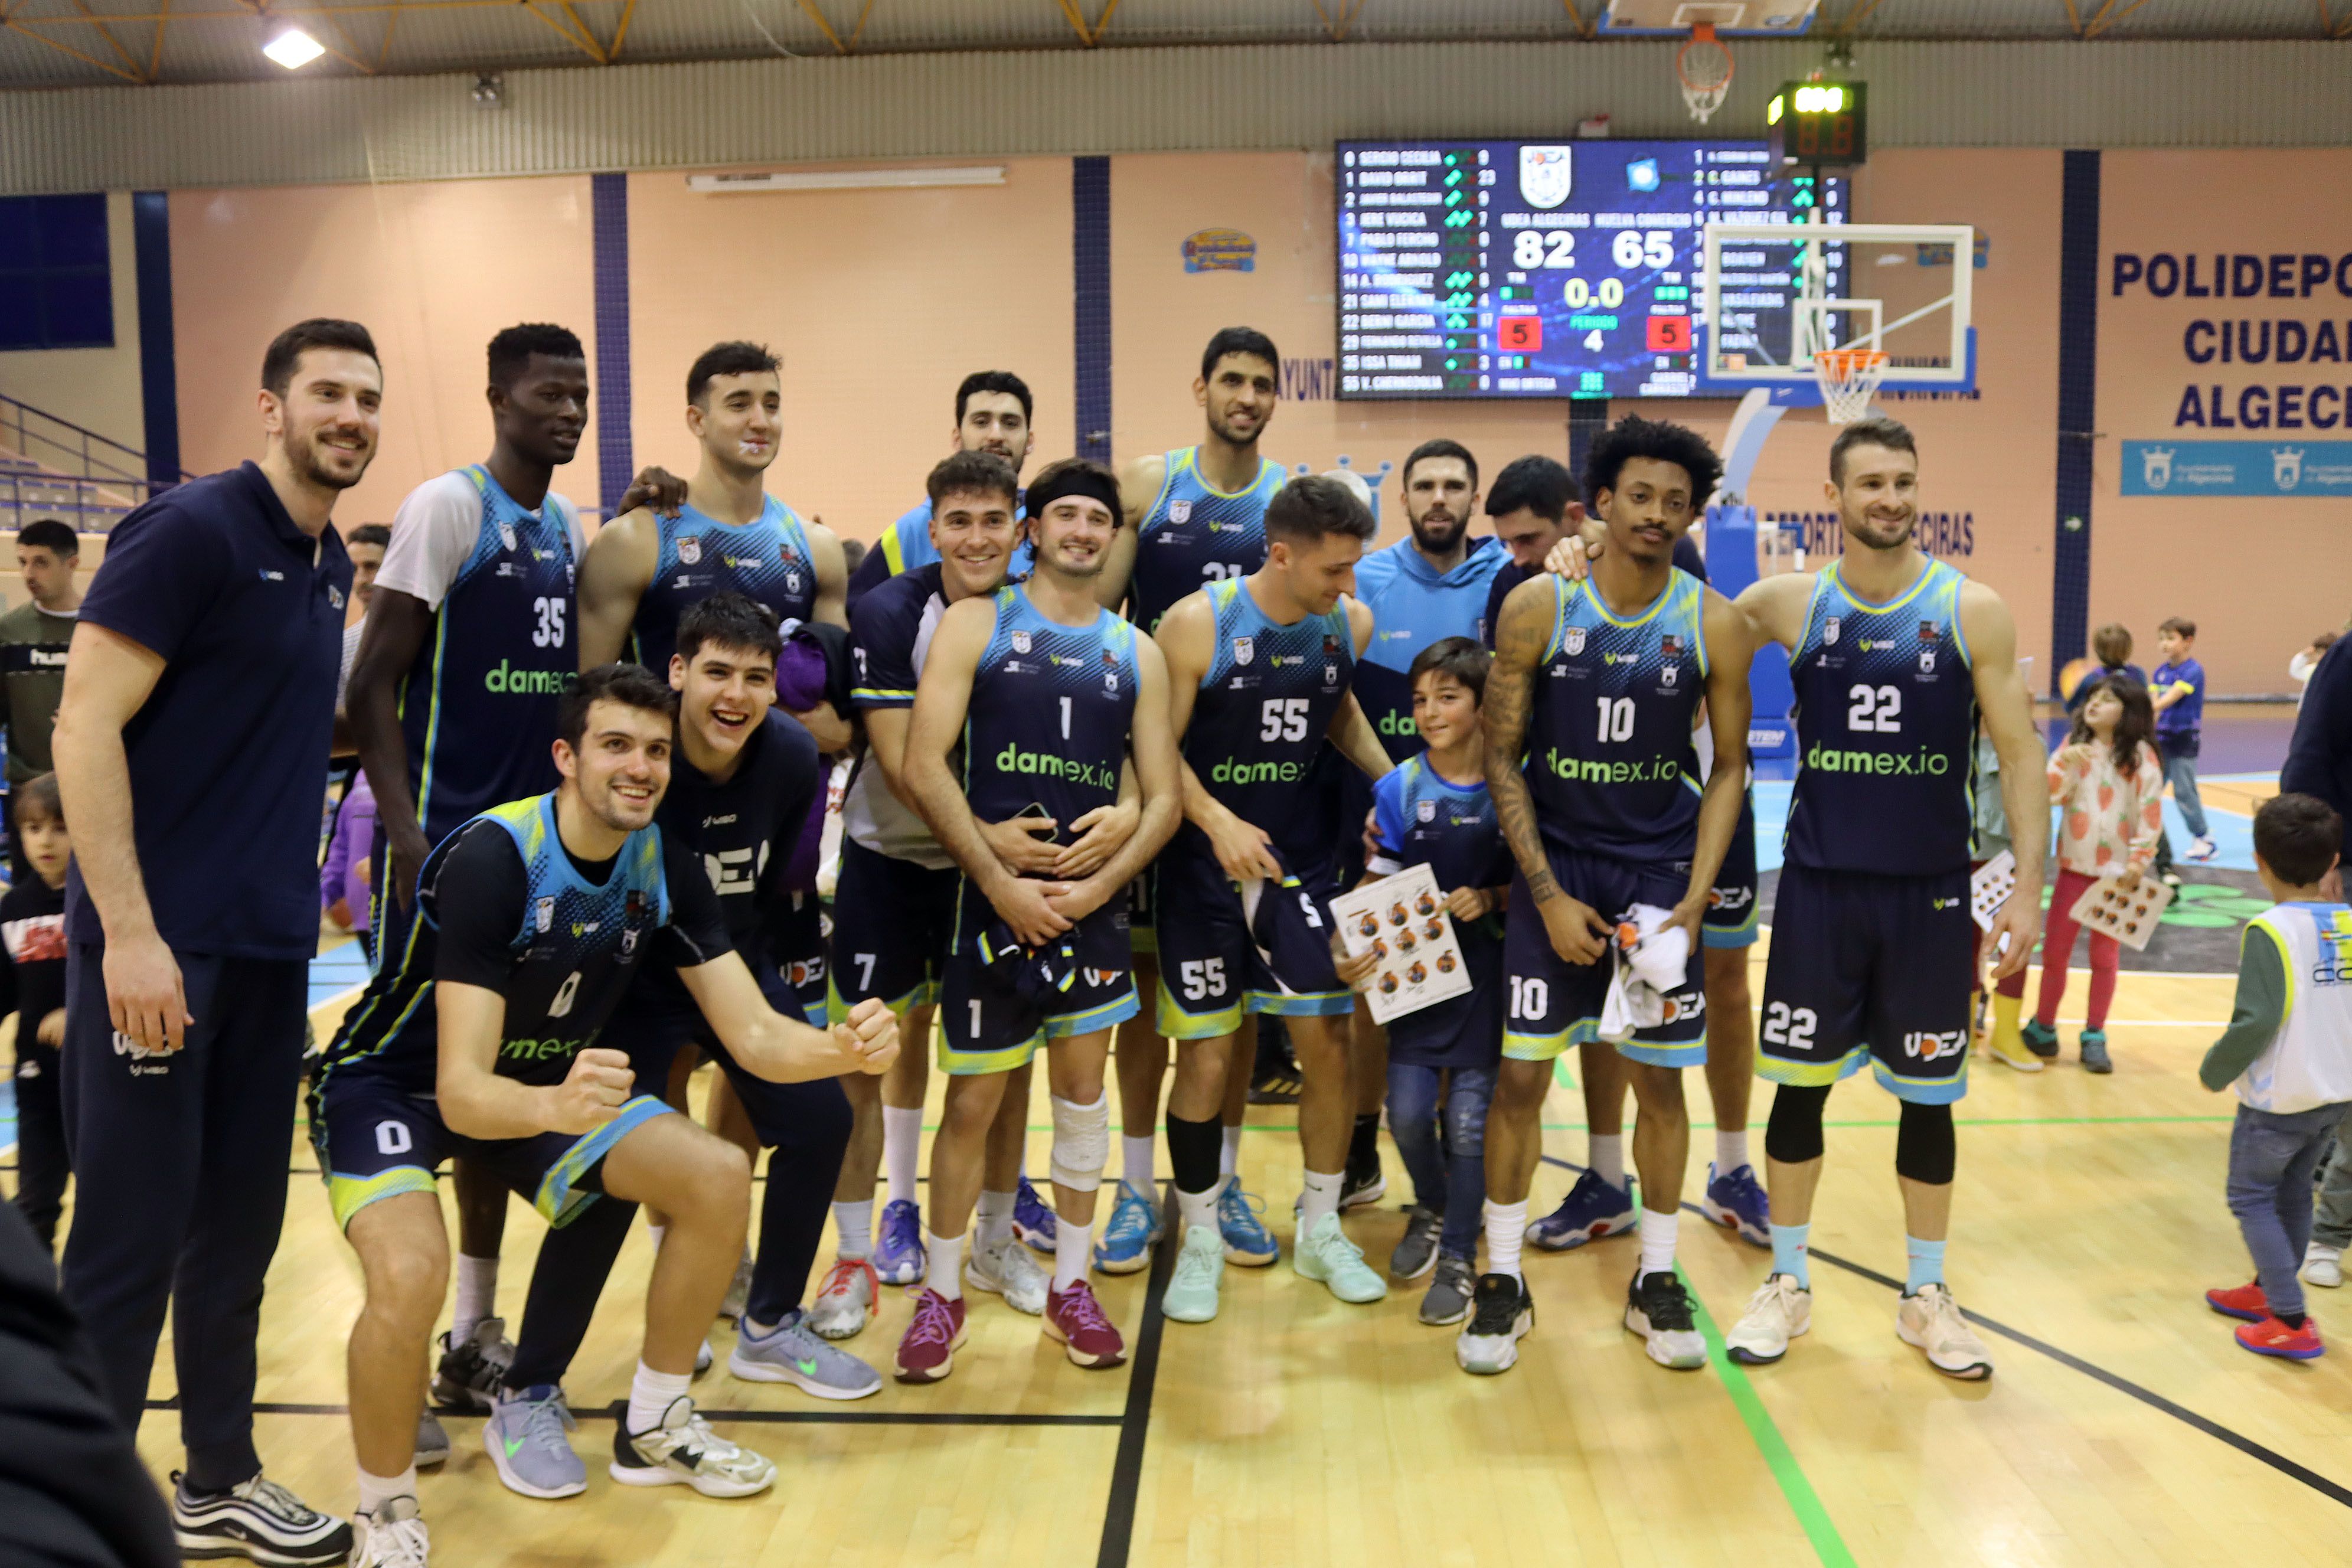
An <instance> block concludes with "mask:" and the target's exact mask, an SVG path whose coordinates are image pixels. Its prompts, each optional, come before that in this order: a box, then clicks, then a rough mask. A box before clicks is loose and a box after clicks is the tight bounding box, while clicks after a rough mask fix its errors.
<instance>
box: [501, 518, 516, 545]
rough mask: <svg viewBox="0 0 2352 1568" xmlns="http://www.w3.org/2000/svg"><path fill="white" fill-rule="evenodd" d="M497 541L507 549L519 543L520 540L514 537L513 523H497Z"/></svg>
mask: <svg viewBox="0 0 2352 1568" xmlns="http://www.w3.org/2000/svg"><path fill="white" fill-rule="evenodd" d="M499 543H500V544H503V545H505V546H506V547H507V548H508V549H509V550H512V549H514V548H516V547H517V546H518V545H519V544H520V543H521V541H520V540H518V539H517V538H516V537H515V531H514V524H513V523H511V522H501V523H500V524H499Z"/></svg>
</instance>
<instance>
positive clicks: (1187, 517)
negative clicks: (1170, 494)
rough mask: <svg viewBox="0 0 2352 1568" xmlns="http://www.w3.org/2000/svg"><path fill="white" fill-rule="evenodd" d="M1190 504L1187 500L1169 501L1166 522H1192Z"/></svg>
mask: <svg viewBox="0 0 2352 1568" xmlns="http://www.w3.org/2000/svg"><path fill="white" fill-rule="evenodd" d="M1168 521H1171V522H1189V521H1192V502H1191V501H1189V500H1171V501H1170V502H1169V503H1168Z"/></svg>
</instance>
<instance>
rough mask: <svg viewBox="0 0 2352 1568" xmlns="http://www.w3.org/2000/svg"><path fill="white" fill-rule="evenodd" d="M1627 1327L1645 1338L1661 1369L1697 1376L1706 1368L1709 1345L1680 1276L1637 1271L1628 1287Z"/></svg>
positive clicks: (1649, 1350)
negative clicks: (1699, 1370)
mask: <svg viewBox="0 0 2352 1568" xmlns="http://www.w3.org/2000/svg"><path fill="white" fill-rule="evenodd" d="M1625 1327H1626V1328H1627V1329H1629V1330H1631V1331H1633V1332H1634V1333H1637V1334H1639V1335H1641V1336H1642V1341H1643V1348H1644V1349H1646V1350H1647V1351H1648V1352H1650V1359H1651V1360H1652V1361H1654V1362H1656V1363H1658V1364H1659V1365H1660V1366H1664V1367H1672V1368H1673V1369H1674V1370H1675V1371H1676V1372H1696V1370H1698V1369H1699V1368H1700V1367H1703V1366H1705V1365H1706V1339H1705V1338H1703V1337H1702V1336H1701V1335H1700V1333H1699V1331H1698V1322H1697V1319H1696V1314H1694V1313H1693V1312H1692V1310H1691V1299H1690V1292H1689V1291H1688V1290H1687V1289H1684V1287H1683V1280H1682V1276H1681V1275H1679V1274H1675V1273H1673V1272H1672V1271H1670V1270H1665V1269H1658V1270H1654V1271H1653V1272H1651V1273H1648V1274H1643V1273H1640V1272H1638V1271H1637V1272H1636V1273H1635V1274H1634V1276H1633V1283H1632V1284H1630V1285H1628V1286H1626V1287H1625Z"/></svg>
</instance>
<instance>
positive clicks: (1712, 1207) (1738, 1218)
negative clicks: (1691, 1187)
mask: <svg viewBox="0 0 2352 1568" xmlns="http://www.w3.org/2000/svg"><path fill="white" fill-rule="evenodd" d="M1698 1211H1699V1213H1701V1214H1703V1215H1706V1217H1707V1218H1708V1219H1710V1220H1712V1221H1713V1222H1714V1223H1716V1224H1717V1225H1719V1226H1723V1227H1724V1228H1725V1229H1726V1230H1732V1231H1737V1232H1738V1233H1739V1238H1740V1239H1741V1240H1742V1241H1749V1242H1753V1243H1755V1244H1756V1245H1757V1246H1758V1247H1769V1246H1771V1245H1772V1205H1771V1203H1770V1201H1769V1199H1767V1198H1766V1196H1765V1195H1764V1189H1763V1188H1762V1187H1761V1186H1759V1185H1758V1184H1757V1181H1756V1167H1755V1166H1753V1165H1742V1166H1740V1167H1739V1169H1738V1170H1736V1171H1733V1172H1730V1173H1727V1174H1720V1175H1719V1174H1717V1172H1716V1168H1715V1162H1714V1161H1712V1160H1709V1161H1708V1162H1707V1163H1706V1192H1705V1193H1704V1194H1701V1196H1700V1198H1699V1200H1698Z"/></svg>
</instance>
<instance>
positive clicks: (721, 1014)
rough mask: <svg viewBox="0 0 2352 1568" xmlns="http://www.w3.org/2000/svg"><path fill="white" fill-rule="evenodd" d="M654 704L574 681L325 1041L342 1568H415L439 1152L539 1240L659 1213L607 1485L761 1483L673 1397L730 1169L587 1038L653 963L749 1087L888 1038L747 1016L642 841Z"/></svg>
mask: <svg viewBox="0 0 2352 1568" xmlns="http://www.w3.org/2000/svg"><path fill="white" fill-rule="evenodd" d="M675 704H676V699H675V697H674V696H673V695H672V693H671V691H670V689H669V688H668V687H667V686H666V685H664V684H663V683H661V682H660V681H658V680H656V679H654V677H653V676H651V675H650V674H648V673H647V672H646V671H645V670H643V669H641V668H637V667H635V666H634V665H614V666H607V667H605V668H601V669H595V670H591V671H589V672H588V673H587V674H586V675H583V676H582V677H581V678H580V679H579V680H578V682H577V684H576V685H575V686H574V687H573V688H572V689H570V690H568V691H567V692H566V693H565V694H564V696H563V698H562V707H561V709H560V710H559V713H558V718H557V734H556V739H555V742H554V744H553V746H552V747H551V751H552V754H553V759H554V763H555V765H556V768H557V771H558V772H559V773H560V774H561V775H562V783H561V784H559V785H558V786H557V788H556V789H555V790H554V791H553V792H552V793H551V794H548V795H541V796H538V797H537V798H535V799H530V800H521V801H516V802H512V803H510V804H509V805H500V806H498V807H495V808H493V809H492V810H490V811H488V812H485V813H483V814H481V815H480V816H477V817H475V818H473V819H472V820H470V821H469V822H467V824H465V825H464V826H462V827H461V828H460V829H459V830H458V831H457V833H455V834H453V835H451V836H450V837H448V838H447V839H446V840H444V841H443V842H442V844H441V845H440V847H438V848H436V850H435V851H434V852H433V854H432V855H431V856H430V857H428V858H427V859H426V862H425V869H424V872H423V874H422V877H421V879H420V882H419V886H418V891H417V906H418V908H417V918H416V919H415V921H414V922H413V928H414V929H413V933H412V935H411V938H410V940H409V941H408V942H405V943H404V945H403V947H402V949H401V952H400V954H399V956H398V959H397V961H396V962H395V963H387V964H386V965H385V973H389V974H391V975H392V976H393V979H392V982H391V984H390V986H389V987H388V992H387V994H388V995H389V996H390V997H392V998H393V999H394V1002H395V1003H396V1005H394V1006H390V1007H385V1008H379V1009H377V1010H375V1011H374V1012H373V1014H372V1015H371V1022H370V1023H369V1024H368V1025H367V1026H364V1027H363V1028H362V1029H360V1030H357V1031H346V1032H345V1033H344V1034H342V1035H341V1036H340V1037H338V1040H337V1048H336V1049H335V1051H334V1052H332V1053H331V1056H330V1058H329V1059H328V1061H327V1062H326V1063H325V1064H324V1066H323V1067H322V1068H321V1070H320V1073H319V1075H318V1077H317V1079H316V1080H315V1082H314V1085H313V1088H312V1104H311V1131H312V1138H313V1141H314V1142H315V1143H316V1145H317V1148H318V1153H319V1164H320V1170H321V1171H322V1172H324V1173H326V1175H327V1181H328V1186H329V1191H330V1193H331V1196H332V1199H333V1203H334V1209H335V1217H336V1219H337V1221H338V1222H339V1223H340V1224H341V1226H343V1228H344V1231H345V1234H346V1235H347V1236H349V1237H350V1238H351V1242H352V1247H353V1248H354V1249H355V1250H356V1251H357V1252H358V1253H359V1256H360V1263H361V1267H362V1270H363V1272H364V1274H365V1278H366V1283H367V1300H366V1303H365V1305H364V1306H363V1307H362V1310H361V1313H360V1317H359V1319H358V1321H356V1322H355V1323H354V1324H353V1325H352V1342H351V1369H350V1379H349V1382H350V1398H351V1411H352V1441H353V1446H354V1447H356V1448H357V1450H358V1456H359V1516H358V1519H357V1520H356V1521H355V1522H354V1534H355V1540H354V1543H353V1546H352V1563H355V1564H359V1565H361V1568H376V1565H378V1564H395V1563H396V1564H399V1565H400V1568H415V1564H419V1563H423V1562H424V1560H425V1534H424V1526H423V1524H422V1522H421V1521H419V1519H418V1518H417V1505H416V1480H415V1468H414V1467H413V1465H412V1464H411V1445H412V1440H413V1438H414V1436H415V1427H416V1416H417V1410H418V1407H419V1405H420V1402H421V1397H422V1393H423V1388H422V1383H421V1380H420V1378H419V1375H418V1373H419V1372H420V1370H421V1363H422V1362H423V1361H424V1356H425V1341H426V1338H427V1336H428V1335H429V1334H430V1333H431V1331H432V1327H433V1319H434V1316H435V1314H436V1312H437V1310H439V1307H440V1301H441V1292H442V1289H443V1286H444V1281H445V1279H446V1274H447V1270H448V1241H447V1238H446V1236H445V1235H444V1233H443V1229H442V1223H441V1204H440V1199H439V1197H438V1196H437V1195H436V1193H435V1191H434V1183H433V1169H434V1167H435V1166H436V1165H438V1164H439V1163H440V1162H441V1161H442V1159H443V1158H444V1157H446V1155H447V1154H449V1153H450V1152H454V1151H456V1150H458V1149H464V1150H466V1151H467V1152H469V1153H470V1154H472V1155H473V1156H474V1157H475V1158H476V1159H477V1160H478V1162H479V1163H481V1165H482V1166H483V1168H485V1169H487V1170H490V1171H494V1172H496V1173H497V1174H498V1176H499V1180H500V1182H501V1183H502V1184H506V1185H507V1186H508V1187H509V1190H511V1191H514V1192H516V1193H518V1194H522V1195H523V1196H525V1197H527V1198H529V1199H530V1201H531V1202H532V1204H533V1205H534V1206H536V1207H537V1208H538V1209H539V1210H540V1212H541V1214H542V1215H545V1216H546V1217H547V1219H548V1221H549V1223H550V1224H551V1225H554V1226H562V1225H565V1224H567V1223H569V1222H570V1221H571V1220H572V1218H574V1217H575V1216H576V1215H578V1213H579V1212H580V1211H581V1210H582V1209H583V1208H584V1207H586V1206H587V1205H591V1204H593V1202H594V1201H595V1200H596V1198H597V1197H598V1196H599V1195H600V1194H601V1195H607V1196H610V1197H612V1198H614V1199H615V1200H617V1201H620V1202H624V1203H652V1204H658V1205H660V1206H661V1208H662V1210H663V1212H664V1213H666V1214H667V1215H669V1216H670V1234H669V1237H668V1240H667V1244H666V1245H665V1246H664V1247H662V1248H661V1250H660V1252H659V1253H658V1254H657V1255H656V1258H655V1263H654V1275H653V1280H652V1283H651V1285H650V1286H649V1287H648V1289H647V1291H646V1333H645V1343H644V1350H643V1352H642V1359H641V1360H640V1361H639V1362H638V1363H637V1371H636V1376H635V1382H634V1383H633V1384H632V1385H631V1388H630V1392H629V1405H628V1411H627V1414H626V1415H625V1416H624V1417H623V1418H622V1420H621V1422H620V1424H619V1427H618V1430H616V1431H615V1433H614V1441H613V1463H612V1466H611V1470H612V1476H613V1479H614V1480H616V1481H618V1482H621V1483H622V1484H624V1485H627V1486H667V1485H672V1484H684V1485H687V1486H691V1487H693V1488H694V1489H696V1490H697V1491H698V1492H701V1493H703V1494H704V1495H706V1496H711V1497H744V1496H749V1495H750V1494H751V1493H753V1492H758V1491H762V1490H765V1489H767V1487H768V1486H769V1485H770V1484H771V1483H772V1481H773V1479H774V1478H775V1467H774V1466H773V1465H772V1464H770V1463H769V1462H768V1461H767V1460H766V1459H764V1458H761V1457H760V1456H759V1455H757V1454H754V1453H752V1452H751V1450H749V1449H746V1448H740V1447H737V1446H736V1445H734V1444H732V1443H730V1442H728V1441H727V1440H725V1439H724V1438H721V1437H719V1436H718V1435H717V1434H716V1433H714V1432H713V1431H711V1429H710V1427H709V1425H708V1424H707V1423H706V1422H705V1421H704V1420H703V1418H702V1417H701V1415H698V1413H697V1412H696V1410H695V1407H694V1401H693V1399H692V1398H691V1397H690V1396H689V1395H688V1393H687V1386H688V1380H689V1379H690V1378H691V1377H692V1376H693V1372H694V1358H695V1351H696V1348H697V1347H698V1345H699V1344H700V1342H701V1341H702V1334H703V1330H704V1329H705V1328H706V1327H707V1326H708V1325H709V1322H710V1320H711V1318H712V1317H713V1316H714V1315H715V1314H716V1313H717V1312H718V1310H719V1298H720V1297H722V1296H724V1295H725V1294H726V1292H727V1284H728V1280H729V1279H730V1276H731V1275H732V1274H733V1272H734V1269H735V1260H736V1258H737V1256H738V1255H739V1253H740V1250H741V1247H742V1245H743V1233H744V1229H745V1226H746V1222H747V1219H748V1208H749V1194H750V1190H751V1184H750V1170H749V1167H748V1166H747V1164H746V1163H745V1162H744V1159H743V1156H742V1152H740V1150H738V1149H736V1148H734V1147H733V1146H732V1145H730V1144H729V1143H726V1142H723V1141H721V1140H720V1139H719V1138H716V1137H714V1136H713V1135H711V1134H710V1133H708V1132H705V1131H703V1130H702V1129H700V1128H699V1127H697V1126H696V1125H695V1124H694V1123H693V1122H692V1121H688V1119H687V1118H685V1117H683V1116H678V1115H676V1114H674V1113H672V1112H671V1110H670V1109H669V1107H668V1106H667V1105H665V1104H664V1103H662V1101H661V1100H658V1099H656V1097H654V1096H653V1095H651V1094H643V1093H635V1094H633V1093H632V1088H633V1081H634V1080H633V1076H632V1074H631V1072H630V1070H629V1067H628V1058H627V1057H626V1056H625V1054H624V1053H622V1052H620V1051H617V1050H612V1049H606V1048H600V1047H598V1046H597V1044H596V1042H597V1038H598V1035H599V1032H600V1031H601V1030H602V1029H603V1027H604V1023H605V1020H606V1019H607V1018H608V1017H609V1016H611V1015H612V1012H613V1009H614V1005H616V1004H617V1003H618V1002H619V1001H620V1000H621V998H622V996H623V995H624V994H625V993H626V992H627V991H628V989H629V987H630V984H631V983H632V981H633V980H634V978H635V973H636V971H637V969H638V967H639V966H640V965H641V964H643V963H645V962H646V959H647V958H648V957H649V956H650V955H651V954H652V953H653V952H655V950H656V948H660V949H662V950H664V951H666V952H667V954H668V955H669V956H671V957H672V958H673V959H674V960H675V962H676V963H677V973H678V979H679V981H680V982H681V983H682V984H683V985H684V986H685V988H686V990H687V991H688V993H689V994H691V995H692V996H693V998H694V1000H695V1003H696V1005H697V1006H698V1007H699V1008H700V1009H701V1010H702V1013H703V1016H704V1017H705V1018H707V1019H708V1020H709V1026H710V1028H711V1029H712V1031H713V1033H714V1034H715V1035H716V1036H717V1037H719V1039H720V1040H721V1041H723V1042H724V1043H725V1044H726V1046H727V1048H728V1050H729V1053H730V1057H731V1058H733V1059H734V1060H736V1061H737V1062H739V1063H741V1064H745V1065H747V1066H748V1067H750V1068H751V1069H753V1070H754V1071H755V1072H756V1073H757V1074H758V1075H759V1076H761V1077H762V1078H767V1079H773V1080H775V1081H778V1082H795V1083H797V1082H805V1081H807V1080H809V1079H819V1078H824V1077H828V1076H830V1075H833V1074H835V1073H841V1072H869V1073H870V1072H879V1071H881V1070H882V1069H883V1068H886V1067H887V1066H888V1065H889V1060H890V1058H891V1057H892V1056H894V1055H896V1054H897V1051H898V1031H897V1028H896V1026H895V1025H894V1023H893V1022H892V1020H891V1018H890V1016H889V1013H888V1011H887V1009H885V1008H882V1007H879V1006H868V1007H861V1008H859V1009H857V1010H856V1013H855V1014H854V1015H853V1016H851V1018H850V1019H849V1020H847V1021H846V1023H845V1024H844V1025H843V1026H838V1027H836V1028H835V1029H834V1030H833V1031H832V1032H831V1033H829V1034H828V1033H827V1032H825V1031H823V1030H818V1029H813V1028H811V1027H810V1026H808V1025H806V1024H804V1023H802V1022H800V1021H799V1020H798V1019H797V1018H793V1017H790V1016H784V1015H782V1014H779V1013H777V1012H775V1011H774V1010H773V1009H772V1008H771V1007H770V1006H769V1005H768V1004H767V1002H766V1001H765V1000H764V999H763V998H762V997H761V992H760V988H759V984H758V983H757V982H756V981H755V980H754V979H753V978H752V976H751V971H750V970H749V969H748V968H747V967H746V966H745V964H744V962H743V960H742V958H741V957H740V956H739V955H737V954H736V953H734V952H732V951H731V950H730V947H729V945H728V926H727V920H726V917H725V915H724V914H723V913H722V912H721V910H720V909H719V898H718V895H717V894H716V893H715V892H713V890H712V889H711V886H710V883H709V879H707V878H706V877H705V876H704V874H703V870H702V868H701V867H700V866H699V865H698V864H696V863H695V860H694V859H693V858H692V857H691V855H690V854H689V852H688V849H687V848H686V847H685V846H684V845H683V844H682V843H680V842H679V841H678V840H677V838H676V837H672V836H670V835H667V834H665V833H664V832H663V831H662V830H661V828H660V827H658V826H655V824H654V816H655V812H656V808H658V806H659V805H660V804H661V799H662V795H663V794H664V792H665V790H666V789H667V786H668V784H669V773H670V747H671V743H672V736H673V733H674V724H675V719H674V709H675ZM795 1010H796V1009H795ZM584 1485H585V1482H584V1480H582V1481H580V1482H579V1483H577V1484H575V1485H574V1486H573V1487H572V1490H574V1491H576V1490H579V1489H581V1488H582V1487H583V1486H584Z"/></svg>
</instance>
